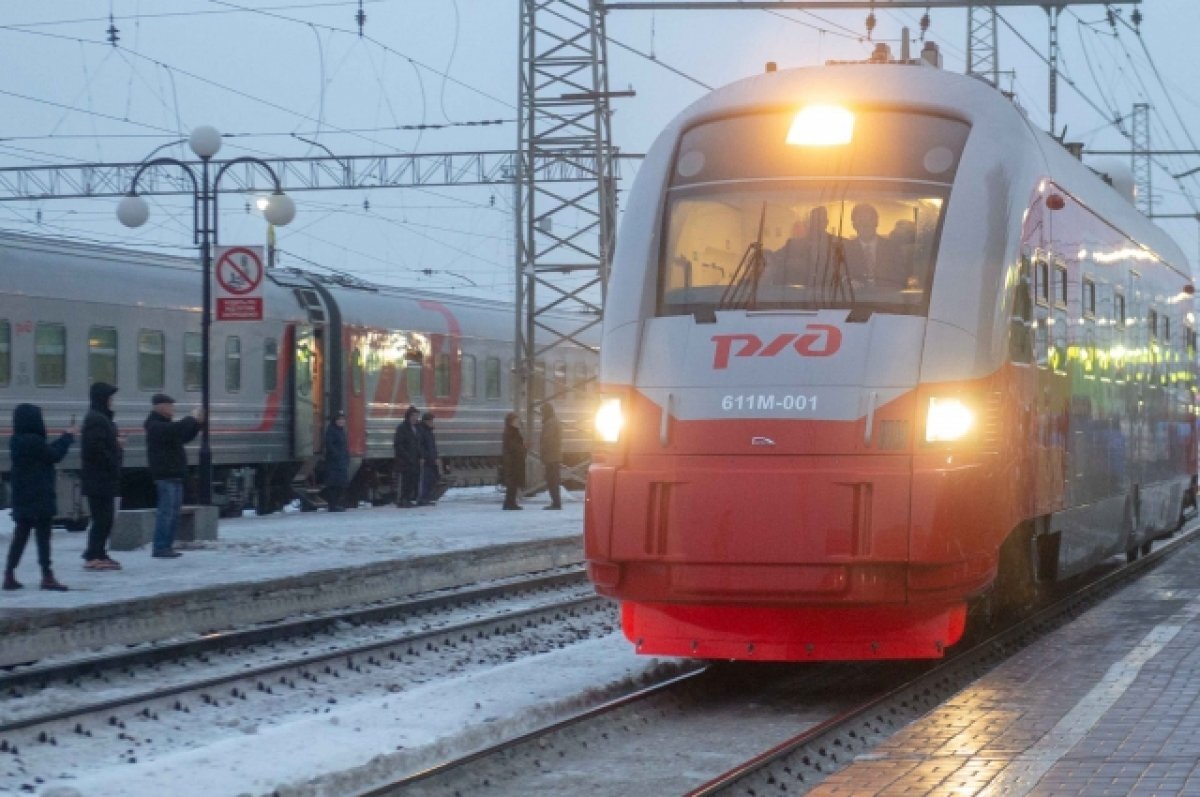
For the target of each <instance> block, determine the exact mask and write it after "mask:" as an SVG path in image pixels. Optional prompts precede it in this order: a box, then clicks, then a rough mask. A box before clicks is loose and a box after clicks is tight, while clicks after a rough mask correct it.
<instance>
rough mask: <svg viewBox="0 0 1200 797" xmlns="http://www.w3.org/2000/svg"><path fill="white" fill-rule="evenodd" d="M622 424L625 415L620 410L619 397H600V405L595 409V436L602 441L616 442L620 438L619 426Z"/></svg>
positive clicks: (623, 423)
mask: <svg viewBox="0 0 1200 797" xmlns="http://www.w3.org/2000/svg"><path fill="white" fill-rule="evenodd" d="M624 425H625V415H624V413H622V412H621V399H620V397H618V396H604V397H602V398H601V399H600V407H599V408H598V409H597V410H596V437H598V438H599V439H600V441H601V442H603V443H616V442H617V441H619V440H620V439H621V427H623V426H624Z"/></svg>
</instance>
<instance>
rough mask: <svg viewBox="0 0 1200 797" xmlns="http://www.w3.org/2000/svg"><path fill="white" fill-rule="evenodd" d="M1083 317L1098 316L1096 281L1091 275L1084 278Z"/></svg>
mask: <svg viewBox="0 0 1200 797" xmlns="http://www.w3.org/2000/svg"><path fill="white" fill-rule="evenodd" d="M1083 317H1084V318H1095V317H1096V283H1095V281H1094V280H1092V279H1091V278H1090V277H1084V278H1083Z"/></svg>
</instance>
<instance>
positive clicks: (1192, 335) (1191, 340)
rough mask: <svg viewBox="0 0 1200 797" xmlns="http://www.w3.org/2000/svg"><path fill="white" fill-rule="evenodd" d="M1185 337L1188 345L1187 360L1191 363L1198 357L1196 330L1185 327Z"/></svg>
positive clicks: (1185, 343)
mask: <svg viewBox="0 0 1200 797" xmlns="http://www.w3.org/2000/svg"><path fill="white" fill-rule="evenodd" d="M1183 339H1184V345H1185V346H1186V347H1187V360H1188V362H1189V363H1190V362H1193V361H1194V360H1195V359H1196V330H1194V329H1192V328H1191V327H1184V332H1183Z"/></svg>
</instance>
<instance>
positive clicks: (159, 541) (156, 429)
mask: <svg viewBox="0 0 1200 797" xmlns="http://www.w3.org/2000/svg"><path fill="white" fill-rule="evenodd" d="M150 401H151V403H152V404H153V405H154V409H153V411H152V412H151V413H150V415H149V416H147V418H146V421H145V422H144V423H143V424H142V427H143V428H144V429H145V430H146V459H147V461H148V463H149V465H150V478H152V479H154V487H155V489H156V490H157V491H158V512H157V514H156V515H155V517H154V550H153V556H154V557H155V558H157V559H174V558H175V557H177V556H181V555H182V554H180V553H179V551H176V550H175V547H174V546H175V533H176V531H178V530H179V512H180V509H181V508H182V507H183V478H184V476H186V475H187V452H186V451H185V450H184V448H183V447H184V446H185V445H186V444H187V443H189V442H191V441H192V439H194V438H195V437H196V435H197V434H199V433H200V426H201V425H202V424H203V423H204V411H203V410H200V409H196V410H193V412H192V414H191V415H190V416H189V417H187V418H183V419H182V420H178V421H175V420H172V418H174V417H175V399H173V398H171V397H170V396H168V395H167V394H165V393H155V394H154V397H153V398H152V399H150Z"/></svg>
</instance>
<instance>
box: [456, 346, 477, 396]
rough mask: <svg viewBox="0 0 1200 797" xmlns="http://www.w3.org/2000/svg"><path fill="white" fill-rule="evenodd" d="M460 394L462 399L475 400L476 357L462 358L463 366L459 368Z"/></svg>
mask: <svg viewBox="0 0 1200 797" xmlns="http://www.w3.org/2000/svg"><path fill="white" fill-rule="evenodd" d="M459 370H460V374H461V375H460V378H459V383H460V387H459V393H460V394H461V395H462V398H465V399H470V398H475V357H474V356H473V355H470V354H464V355H463V356H462V364H461V365H460V366H459Z"/></svg>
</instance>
